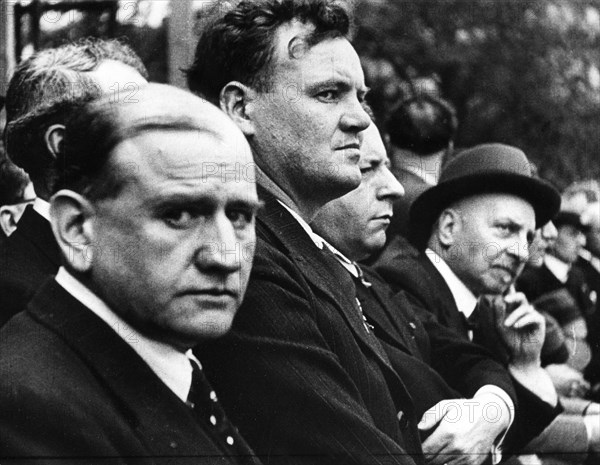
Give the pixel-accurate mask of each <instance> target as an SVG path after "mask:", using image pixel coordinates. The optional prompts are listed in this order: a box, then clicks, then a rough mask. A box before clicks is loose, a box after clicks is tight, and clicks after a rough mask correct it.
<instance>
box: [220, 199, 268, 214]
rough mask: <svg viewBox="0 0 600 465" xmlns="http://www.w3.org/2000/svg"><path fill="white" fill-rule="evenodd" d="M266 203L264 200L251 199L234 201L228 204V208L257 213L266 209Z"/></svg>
mask: <svg viewBox="0 0 600 465" xmlns="http://www.w3.org/2000/svg"><path fill="white" fill-rule="evenodd" d="M264 205H265V203H264V202H263V201H262V200H249V199H232V200H230V201H229V202H227V206H228V207H243V208H248V209H250V210H252V212H253V213H257V212H258V211H260V210H261V209H262V208H263V207H264Z"/></svg>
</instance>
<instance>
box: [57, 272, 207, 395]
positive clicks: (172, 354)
mask: <svg viewBox="0 0 600 465" xmlns="http://www.w3.org/2000/svg"><path fill="white" fill-rule="evenodd" d="M55 279H56V282H57V283H58V284H60V285H61V286H62V287H63V288H64V289H65V290H66V291H67V292H68V293H69V294H71V295H72V296H73V297H75V298H76V299H77V300H78V301H79V302H81V304H82V305H84V306H85V307H86V308H88V309H89V310H91V311H92V312H93V313H95V314H96V315H97V316H98V317H99V318H101V319H102V320H103V321H104V322H105V323H106V324H107V325H108V326H110V327H111V329H112V330H113V331H114V332H115V333H117V334H118V335H119V337H120V338H121V339H123V340H124V341H125V342H126V343H127V344H129V346H130V347H131V348H132V349H133V350H134V351H135V352H136V353H137V354H138V355H139V356H140V357H141V358H142V359H143V360H144V361H145V362H146V363H147V364H148V366H149V367H150V368H151V369H152V371H153V372H154V373H155V374H156V376H158V377H159V378H160V380H161V381H162V382H163V383H165V384H166V385H167V387H168V388H169V389H170V390H171V391H173V392H174V393H175V395H177V397H179V398H180V399H181V400H182V401H184V402H186V401H187V397H188V394H189V391H190V386H191V384H192V366H191V365H190V360H194V361H195V362H196V363H198V365H199V366H201V365H200V362H199V361H198V359H197V358H196V357H194V355H193V354H192V351H191V349H190V350H188V351H187V352H181V351H180V350H178V349H177V348H175V347H173V346H171V345H170V344H165V343H164V342H160V341H156V340H154V339H150V338H148V337H146V336H144V335H143V334H141V333H140V332H139V331H137V330H136V329H134V328H132V327H131V326H130V325H129V324H128V323H126V322H125V321H124V320H123V319H122V318H121V317H120V316H119V315H117V314H116V313H115V312H113V311H112V310H111V309H110V308H109V307H108V305H106V303H105V302H104V301H103V300H102V299H100V298H99V297H98V296H97V295H96V294H94V293H93V292H92V291H91V290H90V289H89V288H88V287H87V286H85V285H84V284H83V283H82V282H81V281H79V280H78V279H77V278H75V277H74V276H73V275H72V274H71V273H69V272H68V271H67V270H66V269H65V268H64V267H60V268H59V270H58V273H57V275H56V278H55Z"/></svg>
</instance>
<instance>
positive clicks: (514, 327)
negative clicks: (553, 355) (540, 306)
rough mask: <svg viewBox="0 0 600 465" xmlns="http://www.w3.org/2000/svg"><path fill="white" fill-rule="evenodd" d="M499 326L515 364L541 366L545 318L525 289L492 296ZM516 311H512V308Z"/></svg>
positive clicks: (497, 327) (498, 328)
mask: <svg viewBox="0 0 600 465" xmlns="http://www.w3.org/2000/svg"><path fill="white" fill-rule="evenodd" d="M492 308H493V309H494V312H495V320H496V329H497V330H498V333H499V334H500V336H501V338H502V340H503V341H504V343H505V344H506V346H507V348H508V351H509V353H510V356H511V365H513V366H515V367H539V366H540V365H541V351H542V345H543V344H544V336H545V332H546V321H545V320H544V317H543V316H542V315H541V314H540V313H539V312H538V311H536V310H535V308H533V306H531V305H529V302H528V301H527V297H525V294H523V293H522V292H513V293H511V294H508V295H506V296H504V297H501V296H498V297H495V298H494V299H493V305H492ZM511 308H513V309H514V310H512V311H510V310H509V309H511Z"/></svg>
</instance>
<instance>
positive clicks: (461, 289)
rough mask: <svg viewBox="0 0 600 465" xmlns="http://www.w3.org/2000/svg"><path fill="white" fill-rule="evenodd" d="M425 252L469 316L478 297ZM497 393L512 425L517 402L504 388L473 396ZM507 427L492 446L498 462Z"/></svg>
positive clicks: (487, 387)
mask: <svg viewBox="0 0 600 465" xmlns="http://www.w3.org/2000/svg"><path fill="white" fill-rule="evenodd" d="M425 254H426V256H427V258H428V259H429V261H431V263H432V264H433V266H434V267H435V269H436V270H438V272H439V273H440V274H441V275H442V278H444V281H445V282H446V284H447V285H448V288H449V289H450V292H451V293H452V297H454V302H455V303H456V307H457V308H458V311H459V312H461V313H462V314H463V315H464V316H465V318H469V317H470V316H471V315H472V313H473V311H474V310H475V307H476V306H477V297H475V295H474V294H473V293H472V292H471V290H470V289H469V288H468V287H467V286H466V285H465V283H463V282H462V281H461V280H460V278H459V277H458V276H456V274H455V273H454V271H452V270H451V269H450V267H449V266H448V264H447V263H446V262H445V261H444V259H443V258H442V257H440V256H439V255H438V254H437V253H435V252H434V251H433V250H431V249H430V248H427V249H426V250H425ZM469 339H470V340H473V331H469ZM490 394H492V395H495V396H497V397H499V398H500V400H501V401H502V402H503V404H504V406H505V407H506V410H505V413H507V414H508V425H509V426H508V428H510V425H512V423H513V420H514V418H515V413H514V412H515V404H514V403H513V401H512V399H511V398H510V396H509V395H508V394H507V393H506V391H504V389H501V388H499V387H498V386H494V385H493V384H486V385H485V386H482V387H481V388H480V389H479V390H478V391H477V392H476V393H475V396H473V398H474V399H475V398H476V397H477V396H478V395H490ZM508 428H507V429H506V431H505V433H504V434H503V435H502V437H501V438H500V440H499V441H498V442H497V444H496V445H495V446H494V447H493V448H492V459H493V462H494V463H498V462H499V461H500V460H501V458H502V455H501V453H502V451H501V445H502V442H503V441H504V438H505V437H506V432H507V431H508Z"/></svg>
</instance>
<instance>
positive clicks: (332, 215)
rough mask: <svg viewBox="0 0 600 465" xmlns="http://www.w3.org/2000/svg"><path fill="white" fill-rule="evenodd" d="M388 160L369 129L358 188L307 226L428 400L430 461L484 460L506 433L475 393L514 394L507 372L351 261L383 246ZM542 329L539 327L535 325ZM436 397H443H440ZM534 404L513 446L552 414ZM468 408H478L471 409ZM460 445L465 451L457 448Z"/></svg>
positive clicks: (393, 193)
mask: <svg viewBox="0 0 600 465" xmlns="http://www.w3.org/2000/svg"><path fill="white" fill-rule="evenodd" d="M386 163H389V162H388V160H387V156H386V154H385V148H384V147H383V142H382V141H381V138H380V137H379V133H378V131H377V129H376V127H375V126H371V127H369V128H368V129H367V130H366V131H365V137H364V142H363V148H362V155H361V161H360V165H361V171H362V173H363V181H362V183H361V185H360V186H359V187H358V188H357V189H355V190H353V191H352V192H350V193H348V194H346V195H345V196H343V197H340V198H338V199H335V200H332V201H331V202H329V203H328V204H327V205H325V206H324V207H323V208H322V209H321V210H319V213H318V214H317V216H316V217H315V219H314V220H313V222H312V223H311V224H312V226H313V228H314V229H315V230H316V231H318V232H319V234H321V235H322V236H323V237H324V238H325V239H326V240H327V241H329V244H331V245H330V247H331V248H332V249H333V248H335V249H334V250H335V254H336V257H338V258H339V262H340V264H341V265H342V266H343V267H344V268H345V269H346V270H347V271H348V272H349V273H351V274H352V275H353V276H354V277H355V280H356V285H357V289H358V299H359V300H360V301H361V307H362V309H363V311H364V313H365V316H366V319H367V321H368V323H369V324H371V326H372V328H373V331H374V332H375V334H376V335H377V336H378V337H379V339H380V340H382V341H383V343H384V347H385V348H386V351H387V352H388V355H389V357H390V360H391V361H392V364H393V365H394V367H395V368H396V370H397V371H398V372H399V373H401V375H402V379H403V380H404V381H405V384H407V386H408V388H409V391H410V392H411V394H413V398H415V399H417V398H418V399H419V400H420V403H425V404H427V405H426V409H429V411H428V412H425V411H420V413H421V414H423V413H425V417H424V421H423V424H422V425H420V427H421V428H423V429H428V428H430V427H433V431H429V433H430V434H431V435H430V436H429V437H428V438H427V439H426V441H425V443H424V445H423V446H424V448H425V450H426V451H429V450H432V453H430V454H429V456H428V458H429V459H433V460H434V461H435V457H436V455H437V454H439V453H440V451H441V450H443V451H444V455H445V458H446V459H448V458H449V456H450V454H451V453H454V454H456V455H458V456H461V455H462V456H463V458H465V456H467V458H466V460H473V459H476V458H480V459H481V460H482V459H483V458H484V457H485V456H486V455H488V454H489V452H490V450H492V444H493V442H494V441H495V440H497V439H498V437H499V434H500V433H501V432H503V431H505V430H506V428H507V424H508V422H502V421H497V422H494V423H493V424H490V422H489V421H486V418H485V411H484V410H483V409H482V407H483V406H485V405H486V401H485V400H481V398H483V399H486V397H487V398H489V397H490V395H491V397H492V399H493V395H498V389H497V388H498V387H502V388H504V389H508V390H509V391H510V392H512V387H509V388H507V387H506V385H507V384H510V381H509V380H508V374H507V373H506V371H505V370H504V369H503V368H502V366H501V365H500V364H498V363H497V362H493V361H492V360H491V359H490V358H491V355H490V354H489V352H487V351H485V350H483V348H481V347H480V346H478V345H476V344H472V343H470V342H467V341H463V340H461V338H460V336H458V335H457V334H456V333H455V332H454V331H452V330H451V329H448V328H445V327H443V326H441V325H439V323H438V322H437V321H436V318H435V317H434V316H433V315H431V314H430V313H428V312H427V311H426V310H424V309H422V308H420V307H419V306H417V305H412V306H411V304H410V303H409V302H408V301H407V299H406V297H405V296H404V294H403V293H398V294H397V295H396V296H395V297H394V296H393V292H392V290H391V288H390V287H389V286H388V285H387V284H386V283H385V282H383V280H382V279H381V278H380V277H379V276H378V275H377V274H376V273H375V272H374V271H372V270H370V269H369V268H368V267H364V266H361V267H359V265H358V264H357V263H356V260H363V259H365V258H367V257H369V256H370V255H372V254H373V253H376V252H377V251H378V250H380V249H381V248H382V247H383V245H384V244H385V240H386V238H385V236H386V228H387V226H388V224H389V220H390V213H391V207H392V203H393V201H394V199H395V198H396V197H397V196H398V194H399V193H400V192H401V189H399V184H398V182H397V181H396V180H395V179H394V177H393V176H392V174H391V173H390V171H389V169H388V168H387V166H386ZM541 329H542V326H541V325H540V327H539V328H538V329H537V330H538V331H540V330H541ZM527 336H529V334H527ZM407 353H408V354H410V355H412V356H414V357H416V358H418V359H419V360H420V361H422V362H425V363H426V364H427V365H430V367H428V370H424V369H423V368H422V366H420V365H419V364H417V363H415V362H411V360H410V357H407V355H406V354H407ZM434 370H435V371H434ZM432 372H434V373H436V374H437V375H438V376H440V375H441V376H442V377H443V380H444V382H447V383H448V384H449V385H451V386H452V387H453V388H455V389H457V390H458V391H459V392H460V393H461V394H462V396H464V397H472V396H473V395H474V397H473V399H467V398H457V397H461V396H457V395H456V393H454V392H453V391H451V390H447V391H446V393H445V394H444V393H443V392H441V393H440V391H437V392H436V391H432V388H433V387H438V386H439V383H436V382H435V380H434V378H433V377H432V375H431V373H432ZM440 394H441V396H442V397H439V396H440ZM436 395H437V397H436ZM502 402H503V398H502V397H500V396H499V397H497V398H496V399H495V405H501V404H502ZM509 402H510V399H509ZM537 404H538V405H541V407H542V408H540V409H539V411H538V412H537V413H536V415H535V416H534V417H533V418H524V417H523V415H517V417H518V420H517V421H516V422H515V424H513V425H512V426H511V436H512V439H513V441H511V442H512V444H509V445H510V446H512V447H513V449H514V447H515V446H517V445H519V444H520V445H524V444H526V443H527V441H528V439H531V438H533V437H534V436H536V435H537V434H539V432H540V431H541V430H542V429H543V428H544V427H546V426H547V425H548V424H549V423H550V421H551V420H552V419H553V418H554V417H555V416H556V414H557V412H556V411H555V409H552V407H551V406H546V405H544V404H543V402H541V401H539V402H537ZM447 405H452V407H453V408H454V410H455V411H457V412H461V411H462V414H460V413H458V414H457V413H454V414H453V415H450V416H449V417H448V418H447V417H441V416H440V415H437V416H436V415H435V414H436V413H439V412H440V411H443V410H444V407H445V406H447ZM474 406H476V407H479V408H480V410H469V409H472V408H473V407H474ZM467 411H469V412H470V413H471V415H469V414H467ZM476 415H479V416H476ZM503 415H505V416H506V417H508V416H509V415H508V412H503ZM450 418H451V420H450ZM437 422H439V424H437ZM452 440H455V441H456V442H455V443H453V442H452ZM515 440H516V441H515ZM459 445H460V446H461V447H463V448H464V449H465V450H462V451H461V450H458V447H457V446H459ZM469 455H470V456H469Z"/></svg>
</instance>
